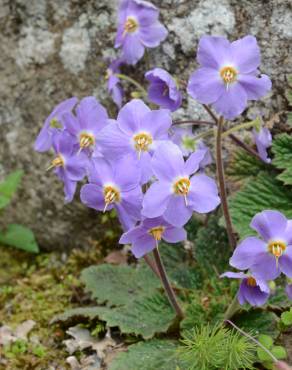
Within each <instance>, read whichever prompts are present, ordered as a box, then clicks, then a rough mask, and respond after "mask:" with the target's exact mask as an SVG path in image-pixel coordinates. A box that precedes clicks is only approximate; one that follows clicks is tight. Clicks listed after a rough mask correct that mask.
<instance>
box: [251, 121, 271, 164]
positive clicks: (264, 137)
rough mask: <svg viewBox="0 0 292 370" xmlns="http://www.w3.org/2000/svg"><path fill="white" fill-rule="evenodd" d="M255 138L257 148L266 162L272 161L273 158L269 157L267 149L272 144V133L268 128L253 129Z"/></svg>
mask: <svg viewBox="0 0 292 370" xmlns="http://www.w3.org/2000/svg"><path fill="white" fill-rule="evenodd" d="M252 133H253V138H254V141H255V143H256V146H257V150H258V153H259V156H260V157H261V159H262V160H263V161H264V162H266V163H271V158H269V157H268V152H267V149H268V148H269V147H270V146H271V145H272V135H271V133H270V131H269V129H268V128H266V127H261V128H260V130H259V131H257V129H256V128H254V129H253V130H252Z"/></svg>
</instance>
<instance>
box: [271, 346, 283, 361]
mask: <svg viewBox="0 0 292 370" xmlns="http://www.w3.org/2000/svg"><path fill="white" fill-rule="evenodd" d="M271 352H272V354H273V355H274V356H275V357H276V358H277V359H278V360H285V358H287V352H286V350H285V348H284V347H282V346H274V347H273V348H272V350H271Z"/></svg>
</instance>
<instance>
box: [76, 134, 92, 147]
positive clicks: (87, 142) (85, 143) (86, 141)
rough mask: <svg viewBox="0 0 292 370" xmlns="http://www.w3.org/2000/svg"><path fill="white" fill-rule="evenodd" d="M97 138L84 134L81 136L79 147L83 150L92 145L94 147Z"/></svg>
mask: <svg viewBox="0 0 292 370" xmlns="http://www.w3.org/2000/svg"><path fill="white" fill-rule="evenodd" d="M94 143H95V138H94V136H93V135H92V134H88V133H83V134H81V135H80V140H79V145H80V148H81V149H84V148H88V147H89V146H91V145H94Z"/></svg>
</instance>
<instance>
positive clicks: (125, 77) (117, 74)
mask: <svg viewBox="0 0 292 370" xmlns="http://www.w3.org/2000/svg"><path fill="white" fill-rule="evenodd" d="M115 76H116V77H118V78H120V79H121V80H125V81H127V82H130V83H131V84H132V85H134V86H136V87H137V88H138V89H139V90H140V91H141V92H142V93H143V95H145V96H146V95H147V91H146V90H145V89H144V87H143V86H142V85H141V84H140V83H139V82H138V81H136V80H134V79H133V78H131V77H129V76H126V75H124V74H122V73H116V74H115Z"/></svg>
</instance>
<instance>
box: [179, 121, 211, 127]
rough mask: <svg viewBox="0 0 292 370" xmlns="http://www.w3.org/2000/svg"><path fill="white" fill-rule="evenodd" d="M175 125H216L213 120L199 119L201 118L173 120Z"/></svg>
mask: <svg viewBox="0 0 292 370" xmlns="http://www.w3.org/2000/svg"><path fill="white" fill-rule="evenodd" d="M173 124H174V125H187V124H189V125H198V126H199V125H208V126H214V123H213V122H210V121H199V120H186V121H173Z"/></svg>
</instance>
